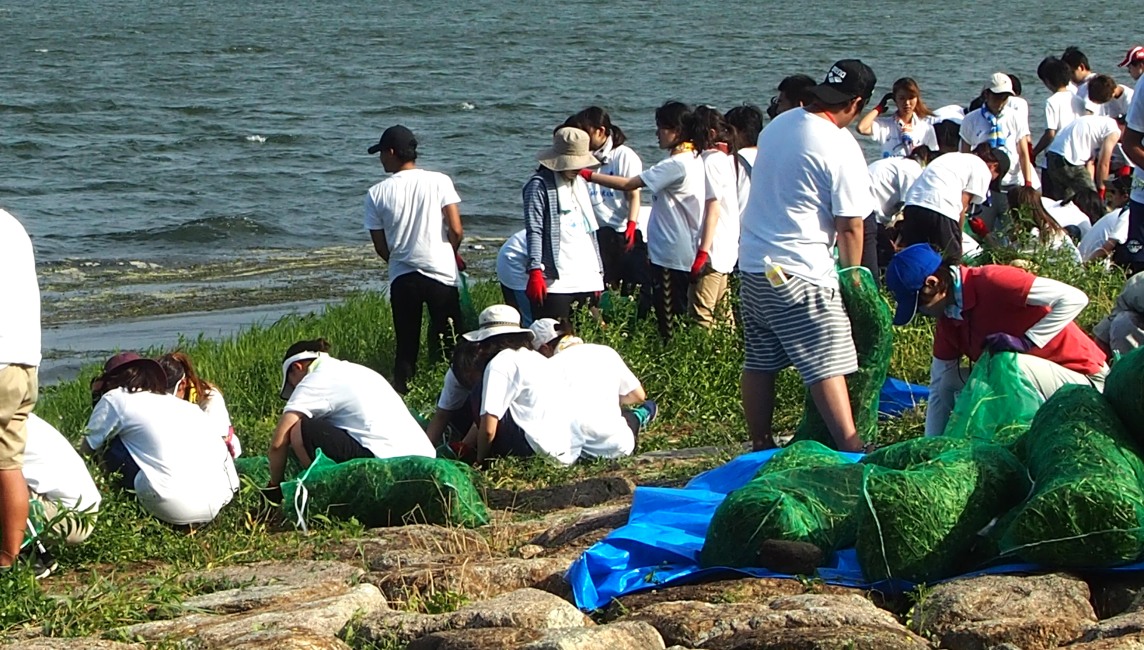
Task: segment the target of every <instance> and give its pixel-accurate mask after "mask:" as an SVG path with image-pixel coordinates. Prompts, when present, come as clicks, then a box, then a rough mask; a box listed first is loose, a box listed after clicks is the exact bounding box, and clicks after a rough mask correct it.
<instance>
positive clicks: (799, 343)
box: [740, 273, 858, 386]
mask: <svg viewBox="0 0 1144 650" xmlns="http://www.w3.org/2000/svg"><path fill="white" fill-rule="evenodd" d="M742 276H743V284H742V288H741V289H740V297H741V299H742V311H743V335H744V338H745V339H746V361H745V363H744V364H743V369H744V370H746V371H747V372H765V373H775V372H778V371H779V370H782V369H783V368H786V367H788V366H792V365H793V366H794V367H795V369H796V370H798V372H799V374H800V375H802V381H803V383H804V384H806V385H807V386H809V385H811V384H817V383H818V382H820V381H822V380H824V379H829V378H831V377H839V376H845V375H849V374H850V373H852V372H855V371H857V370H858V354H857V352H855V350H854V339H853V337H852V336H851V334H850V319H849V318H848V317H847V316H846V310H845V308H843V306H842V296H841V294H840V293H839V291H838V289H837V288H834V289H832V288H828V287H820V286H818V285H815V284H811V283H810V282H807V281H806V280H802V279H800V278H796V277H788V279H787V281H786V282H784V283H783V284H781V285H779V286H777V287H775V286H771V283H770V282H769V281H768V280H767V278H766V276H765V275H763V274H762V273H743V274H742Z"/></svg>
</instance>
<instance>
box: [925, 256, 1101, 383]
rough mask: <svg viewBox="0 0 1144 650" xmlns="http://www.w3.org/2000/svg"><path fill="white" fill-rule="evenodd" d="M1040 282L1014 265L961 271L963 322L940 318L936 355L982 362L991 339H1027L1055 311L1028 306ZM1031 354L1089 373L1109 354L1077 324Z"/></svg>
mask: <svg viewBox="0 0 1144 650" xmlns="http://www.w3.org/2000/svg"><path fill="white" fill-rule="evenodd" d="M1035 279H1036V276H1035V275H1033V274H1032V273H1029V272H1028V271H1025V270H1022V269H1019V268H1016V267H1013V266H1003V265H999V264H991V265H988V266H981V267H966V266H963V267H961V320H957V319H954V318H950V317H948V316H942V317H940V318H938V320H937V333H936V334H935V335H934V340H933V356H934V357H935V358H937V359H942V360H945V361H952V360H956V359H960V358H961V357H962V356H967V357H969V358H970V360H972V361H977V359H978V358H979V357H980V356H981V353H982V352H983V351H984V349H985V337H986V336H988V335H990V334H996V333H999V332H1003V333H1005V334H1011V335H1013V336H1018V337H1020V336H1024V335H1025V332H1026V331H1027V330H1028V329H1029V328H1030V327H1032V326H1033V325H1034V324H1035V323H1036V322H1037V321H1039V320H1041V318H1043V317H1044V316H1045V314H1047V313H1049V308H1048V307H1036V306H1029V305H1026V304H1025V301H1026V300H1027V299H1028V297H1029V289H1030V288H1031V287H1032V286H1033V280H1035ZM1029 354H1031V355H1033V356H1037V357H1041V358H1042V359H1048V360H1049V361H1052V362H1054V363H1056V364H1058V365H1061V366H1064V367H1065V368H1068V369H1069V370H1072V371H1075V372H1079V373H1081V374H1085V375H1092V374H1095V373H1096V372H1097V371H1099V370H1100V369H1101V368H1102V367H1103V366H1104V363H1105V361H1106V357H1105V355H1104V352H1103V351H1102V350H1101V349H1100V348H1099V347H1097V345H1096V343H1094V342H1093V341H1092V339H1090V338H1089V337H1088V335H1087V334H1085V333H1084V332H1083V331H1082V330H1081V329H1080V328H1079V327H1077V324H1076V323H1075V322H1073V323H1069V324H1068V325H1067V326H1065V328H1064V329H1063V330H1061V332H1060V333H1059V334H1057V335H1056V336H1055V337H1053V339H1052V340H1051V341H1049V342H1048V343H1047V344H1046V345H1045V346H1044V347H1040V348H1038V347H1034V348H1033V349H1032V350H1029Z"/></svg>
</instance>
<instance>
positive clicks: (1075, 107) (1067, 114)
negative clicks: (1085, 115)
mask: <svg viewBox="0 0 1144 650" xmlns="http://www.w3.org/2000/svg"><path fill="white" fill-rule="evenodd" d="M1081 114H1082V109H1081V107H1080V105H1079V103H1078V101H1077V98H1076V95H1074V94H1073V93H1071V92H1069V91H1067V90H1061V91H1059V92H1055V93H1053V94H1052V95H1049V98H1048V99H1046V100H1045V128H1046V129H1051V130H1053V131H1056V132H1057V133H1060V131H1061V129H1063V128H1065V127H1066V126H1068V125H1070V124H1072V122H1073V120H1075V119H1076V118H1077V117H1079V116H1080V115H1081Z"/></svg>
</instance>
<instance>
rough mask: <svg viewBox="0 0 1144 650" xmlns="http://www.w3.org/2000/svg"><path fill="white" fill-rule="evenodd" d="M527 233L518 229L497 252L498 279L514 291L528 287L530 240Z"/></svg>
mask: <svg viewBox="0 0 1144 650" xmlns="http://www.w3.org/2000/svg"><path fill="white" fill-rule="evenodd" d="M526 236H527V233H526V232H525V231H523V230H518V231H517V232H515V233H513V235H512V237H509V238H508V240H507V241H506V242H505V243H504V244H503V245H501V247H500V252H498V253H497V280H499V281H500V283H501V284H503V285H504V286H506V287H508V288H509V289H512V290H513V291H524V290H525V289H526V288H527V287H528V242H527V241H526V240H525V237H526Z"/></svg>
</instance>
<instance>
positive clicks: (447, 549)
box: [323, 524, 490, 570]
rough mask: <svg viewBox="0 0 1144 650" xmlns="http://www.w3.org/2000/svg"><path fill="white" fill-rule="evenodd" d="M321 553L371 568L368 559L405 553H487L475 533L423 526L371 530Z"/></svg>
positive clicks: (485, 542)
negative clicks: (330, 553) (327, 552)
mask: <svg viewBox="0 0 1144 650" xmlns="http://www.w3.org/2000/svg"><path fill="white" fill-rule="evenodd" d="M323 550H328V551H330V552H332V553H333V554H334V556H335V557H337V558H338V559H340V560H345V561H353V562H359V563H361V562H364V563H365V564H366V566H370V567H371V569H373V562H372V561H371V559H372V558H375V557H381V556H385V555H387V554H399V553H404V552H409V551H415V552H418V553H428V554H433V555H469V556H476V555H480V556H488V555H489V554H490V552H489V542H488V540H486V539H485V538H484V536H483V535H481V534H480V533H478V532H477V531H475V530H469V529H467V528H446V527H443V526H430V525H427V524H416V525H412V526H394V527H390V528H372V529H370V530H368V531H366V535H365V536H363V537H355V538H353V539H348V540H345V541H342V542H338V543H336V544H332V545H331V546H330V547H329V548H325V549H323ZM373 570H376V569H373Z"/></svg>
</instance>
